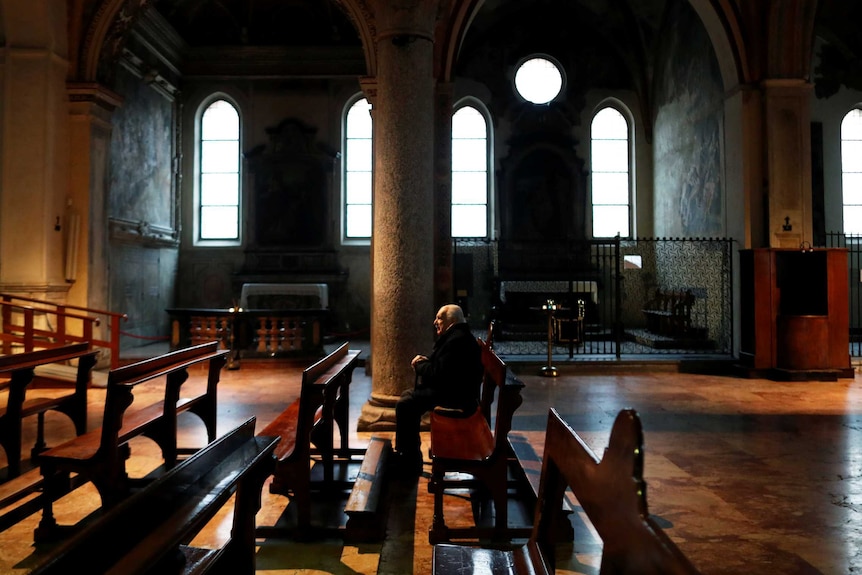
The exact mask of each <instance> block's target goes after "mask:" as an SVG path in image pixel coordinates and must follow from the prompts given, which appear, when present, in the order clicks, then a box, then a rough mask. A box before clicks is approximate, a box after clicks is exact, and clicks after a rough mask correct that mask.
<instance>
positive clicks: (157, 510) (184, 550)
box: [31, 418, 277, 575]
mask: <svg viewBox="0 0 862 575" xmlns="http://www.w3.org/2000/svg"><path fill="white" fill-rule="evenodd" d="M254 425H255V419H254V418H250V419H249V420H247V421H246V422H245V423H244V424H242V425H240V426H239V427H237V428H236V429H234V430H233V431H231V432H229V433H227V434H225V435H223V436H222V437H219V438H217V439H216V440H214V441H213V442H212V443H210V444H209V445H207V446H206V447H204V448H203V449H201V450H200V451H198V452H197V453H196V454H194V455H192V456H191V457H189V458H188V459H185V460H184V461H182V462H180V463H179V464H178V465H177V466H176V467H174V468H173V469H172V470H170V471H168V472H167V473H165V474H164V475H162V476H161V477H159V478H158V479H156V480H155V481H153V482H152V483H151V484H149V485H148V486H147V487H146V488H144V489H142V490H141V491H138V492H136V493H135V494H133V495H132V496H130V497H128V498H127V499H125V500H124V501H122V502H121V503H119V504H117V505H116V506H114V507H112V508H111V509H109V510H106V511H105V512H104V513H102V514H100V515H97V516H95V517H93V518H91V519H90V521H89V522H88V523H87V525H86V526H85V527H84V528H83V529H82V530H81V531H80V532H79V533H77V534H76V535H75V536H74V537H72V538H70V539H68V540H67V541H64V542H63V543H61V544H60V545H59V546H58V547H57V548H55V549H54V550H52V551H51V552H49V554H48V555H47V557H45V558H44V559H43V560H42V562H41V563H40V564H39V565H38V566H37V567H36V568H35V569H34V570H33V571H32V572H31V573H32V574H35V575H53V574H55V573H56V574H61V573H62V574H66V573H89V574H94V575H96V574H101V573H122V574H123V575H133V574H143V573H153V574H156V573H158V574H163V573H206V572H209V571H213V572H219V573H236V574H247V575H251V574H253V573H254V572H255V534H254V529H255V515H256V514H257V512H258V510H259V509H260V505H261V498H260V492H261V489H262V488H263V483H264V481H265V480H266V478H267V477H268V476H269V473H270V471H271V466H272V452H273V450H274V449H275V445H276V441H277V439H276V438H273V437H262V436H257V437H256V436H255V435H254ZM234 494H235V496H236V498H235V503H234V506H233V524H232V529H231V534H230V538H229V539H228V541H227V542H225V543H224V544H223V545H222V546H220V547H216V548H213V549H208V548H200V547H190V546H189V542H190V541H191V540H192V539H193V538H194V536H195V535H196V534H197V533H199V532H200V531H201V529H203V528H204V527H205V526H206V525H207V523H208V522H209V521H210V520H211V519H212V518H213V517H214V516H215V515H216V513H218V512H219V511H220V510H221V509H222V508H223V507H224V505H225V503H226V502H228V501H229V499H230V498H231V497H232V496H233V495H234Z"/></svg>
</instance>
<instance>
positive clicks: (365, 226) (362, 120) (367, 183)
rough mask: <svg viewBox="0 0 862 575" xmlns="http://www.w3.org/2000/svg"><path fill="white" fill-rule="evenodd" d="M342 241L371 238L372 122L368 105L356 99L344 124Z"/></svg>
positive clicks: (348, 111) (366, 102) (361, 99)
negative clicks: (343, 239)
mask: <svg viewBox="0 0 862 575" xmlns="http://www.w3.org/2000/svg"><path fill="white" fill-rule="evenodd" d="M344 129H345V151H344V156H345V157H344V179H343V182H344V184H343V185H344V238H345V239H347V240H357V239H359V240H361V239H369V238H371V221H372V219H371V214H372V210H371V199H372V164H373V157H372V147H371V143H372V140H371V138H372V121H371V105H370V104H369V103H368V100H366V99H365V98H360V99H359V100H357V101H356V102H354V103H353V105H351V106H350V108H348V110H347V116H346V118H345V122H344Z"/></svg>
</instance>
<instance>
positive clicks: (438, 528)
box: [428, 339, 524, 543]
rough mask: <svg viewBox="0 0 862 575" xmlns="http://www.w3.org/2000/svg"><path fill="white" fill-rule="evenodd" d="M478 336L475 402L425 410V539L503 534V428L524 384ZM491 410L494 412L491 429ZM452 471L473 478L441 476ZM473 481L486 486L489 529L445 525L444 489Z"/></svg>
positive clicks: (505, 478)
mask: <svg viewBox="0 0 862 575" xmlns="http://www.w3.org/2000/svg"><path fill="white" fill-rule="evenodd" d="M478 341H479V345H480V346H481V348H482V365H483V367H484V376H483V382H482V398H481V401H480V406H479V408H478V409H477V410H476V412H474V413H472V414H469V415H467V414H464V413H463V412H461V411H460V410H452V409H445V408H436V409H434V410H433V411H432V412H431V480H430V481H429V482H428V491H430V492H431V493H433V494H434V519H433V522H432V525H431V529H430V531H429V534H428V538H429V540H430V542H431V543H437V542H440V541H446V540H451V539H461V538H482V537H487V536H492V537H494V538H495V539H506V538H507V536H508V499H509V496H508V491H509V482H508V472H509V465H510V459H511V458H510V455H511V451H510V448H509V443H508V434H509V431H510V430H511V429H512V417H513V415H514V413H515V410H516V409H518V407H519V406H520V405H521V402H522V401H523V399H522V398H521V389H522V388H523V387H524V384H523V383H522V382H521V381H520V380H518V379H517V378H515V377H514V375H512V374H511V373H510V372H509V370H508V369H507V368H506V364H505V363H503V361H502V360H501V359H500V358H499V357H498V356H497V354H496V353H494V351H493V350H492V349H491V345H490V343H486V342H484V341H482V340H481V339H479V340H478ZM495 396H496V401H495ZM491 413H494V414H495V417H494V418H493V424H494V429H493V430H492V429H491V423H492V419H491ZM452 472H457V473H465V474H469V475H470V476H472V477H473V480H464V479H454V480H452V479H447V478H446V473H452ZM476 485H478V486H482V487H484V488H486V489H487V490H488V491H489V492H490V494H491V497H492V498H493V500H494V511H495V516H494V519H495V524H494V527H493V529H492V530H490V532H489V530H488V529H486V528H483V527H481V526H478V525H476V526H471V527H461V528H450V527H448V526H447V525H446V521H445V518H444V516H443V495H444V493H445V492H446V491H447V490H451V489H456V488H457V489H463V488H466V487H471V486H476Z"/></svg>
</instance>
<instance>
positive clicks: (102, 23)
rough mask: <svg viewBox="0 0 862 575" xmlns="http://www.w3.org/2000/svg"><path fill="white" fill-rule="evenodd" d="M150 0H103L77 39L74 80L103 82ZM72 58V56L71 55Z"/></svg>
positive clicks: (108, 75) (109, 73) (73, 56)
mask: <svg viewBox="0 0 862 575" xmlns="http://www.w3.org/2000/svg"><path fill="white" fill-rule="evenodd" d="M150 2H151V0H103V2H102V3H101V4H99V6H98V7H97V8H96V9H95V11H94V12H93V17H92V18H91V19H90V23H89V25H88V26H87V28H86V30H85V31H83V33H84V36H83V38H81V43H80V48H79V51H78V55H77V61H78V66H77V74H76V79H77V80H78V81H81V82H98V81H104V80H106V79H107V78H109V77H110V75H111V73H112V69H113V63H114V62H115V61H116V57H117V55H118V54H119V53H120V51H121V50H122V46H123V43H124V42H125V38H126V34H127V33H128V31H129V30H130V29H131V28H132V26H133V25H134V23H135V19H136V18H137V16H138V15H139V14H140V13H141V12H142V10H143V9H144V8H146V7H147V6H149V4H150ZM71 57H72V58H75V55H72V56H71Z"/></svg>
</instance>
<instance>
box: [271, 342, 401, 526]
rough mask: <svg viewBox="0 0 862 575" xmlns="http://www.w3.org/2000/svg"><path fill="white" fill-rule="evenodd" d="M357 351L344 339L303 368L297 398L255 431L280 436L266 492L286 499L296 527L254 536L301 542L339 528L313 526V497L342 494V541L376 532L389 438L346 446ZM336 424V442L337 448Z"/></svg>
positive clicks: (374, 439) (389, 445)
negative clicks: (344, 500) (291, 538)
mask: <svg viewBox="0 0 862 575" xmlns="http://www.w3.org/2000/svg"><path fill="white" fill-rule="evenodd" d="M359 354H360V352H359V351H357V350H350V349H349V348H348V342H345V343H343V344H342V345H340V346H339V347H338V348H337V349H335V350H334V351H333V352H331V353H330V354H328V355H327V356H326V357H324V358H323V359H320V360H318V361H317V362H315V363H314V364H312V365H311V366H309V367H307V368H306V369H305V370H303V372H302V385H301V390H300V396H299V398H297V399H296V400H295V401H294V402H293V403H291V404H290V405H289V406H288V407H287V408H286V409H285V410H284V411H283V412H282V413H281V414H279V415H278V416H277V417H276V418H275V419H274V420H273V421H272V422H271V423H270V424H269V425H267V426H266V427H265V428H264V429H263V430H262V431H261V432H260V435H264V436H276V437H279V438H280V441H279V444H278V447H277V448H276V450H275V453H274V460H275V465H274V472H273V479H272V482H271V483H270V492H271V493H276V494H279V495H285V496H287V497H290V498H291V504H293V506H294V508H295V509H296V524H295V525H272V526H259V527H258V529H257V531H258V535H259V536H261V537H283V536H291V535H292V536H297V537H300V538H308V537H311V536H312V534H313V533H317V532H320V531H326V532H329V531H342V529H341V526H340V525H338V526H333V527H332V529H327V528H325V527H321V526H320V525H312V494H313V492H315V493H323V492H329V493H330V494H331V495H333V496H334V495H335V494H336V493H338V492H340V491H342V490H346V489H350V490H351V496H350V498H349V500H348V503H347V506H346V509H345V512H346V513H347V515H348V518H349V519H348V521H347V525H346V526H345V529H344V530H343V531H345V532H346V533H344V536H345V538H346V539H348V540H367V539H368V538H370V537H376V536H377V535H380V534H381V533H379V532H378V531H376V524H375V521H376V519H377V511H378V506H379V504H380V484H381V481H382V475H383V468H384V464H385V461H386V459H387V457H388V454H389V453H390V452H391V450H392V447H391V441H390V440H389V439H388V438H380V437H374V438H372V439H371V441H370V442H369V446H368V447H367V448H365V449H353V448H350V446H349V443H348V433H349V430H348V421H347V419H348V415H349V391H350V389H349V387H350V382H351V380H352V374H353V370H354V368H355V367H356V364H357V362H358V359H359ZM336 427H337V428H338V430H339V435H340V438H341V442H340V445H339V446H338V447H336V445H335V442H334V432H335V428H336ZM356 457H360V458H361V460H359V461H357V460H356V459H355V458H356ZM357 466H359V470H358V472H356V471H355V468H356V467H357Z"/></svg>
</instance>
